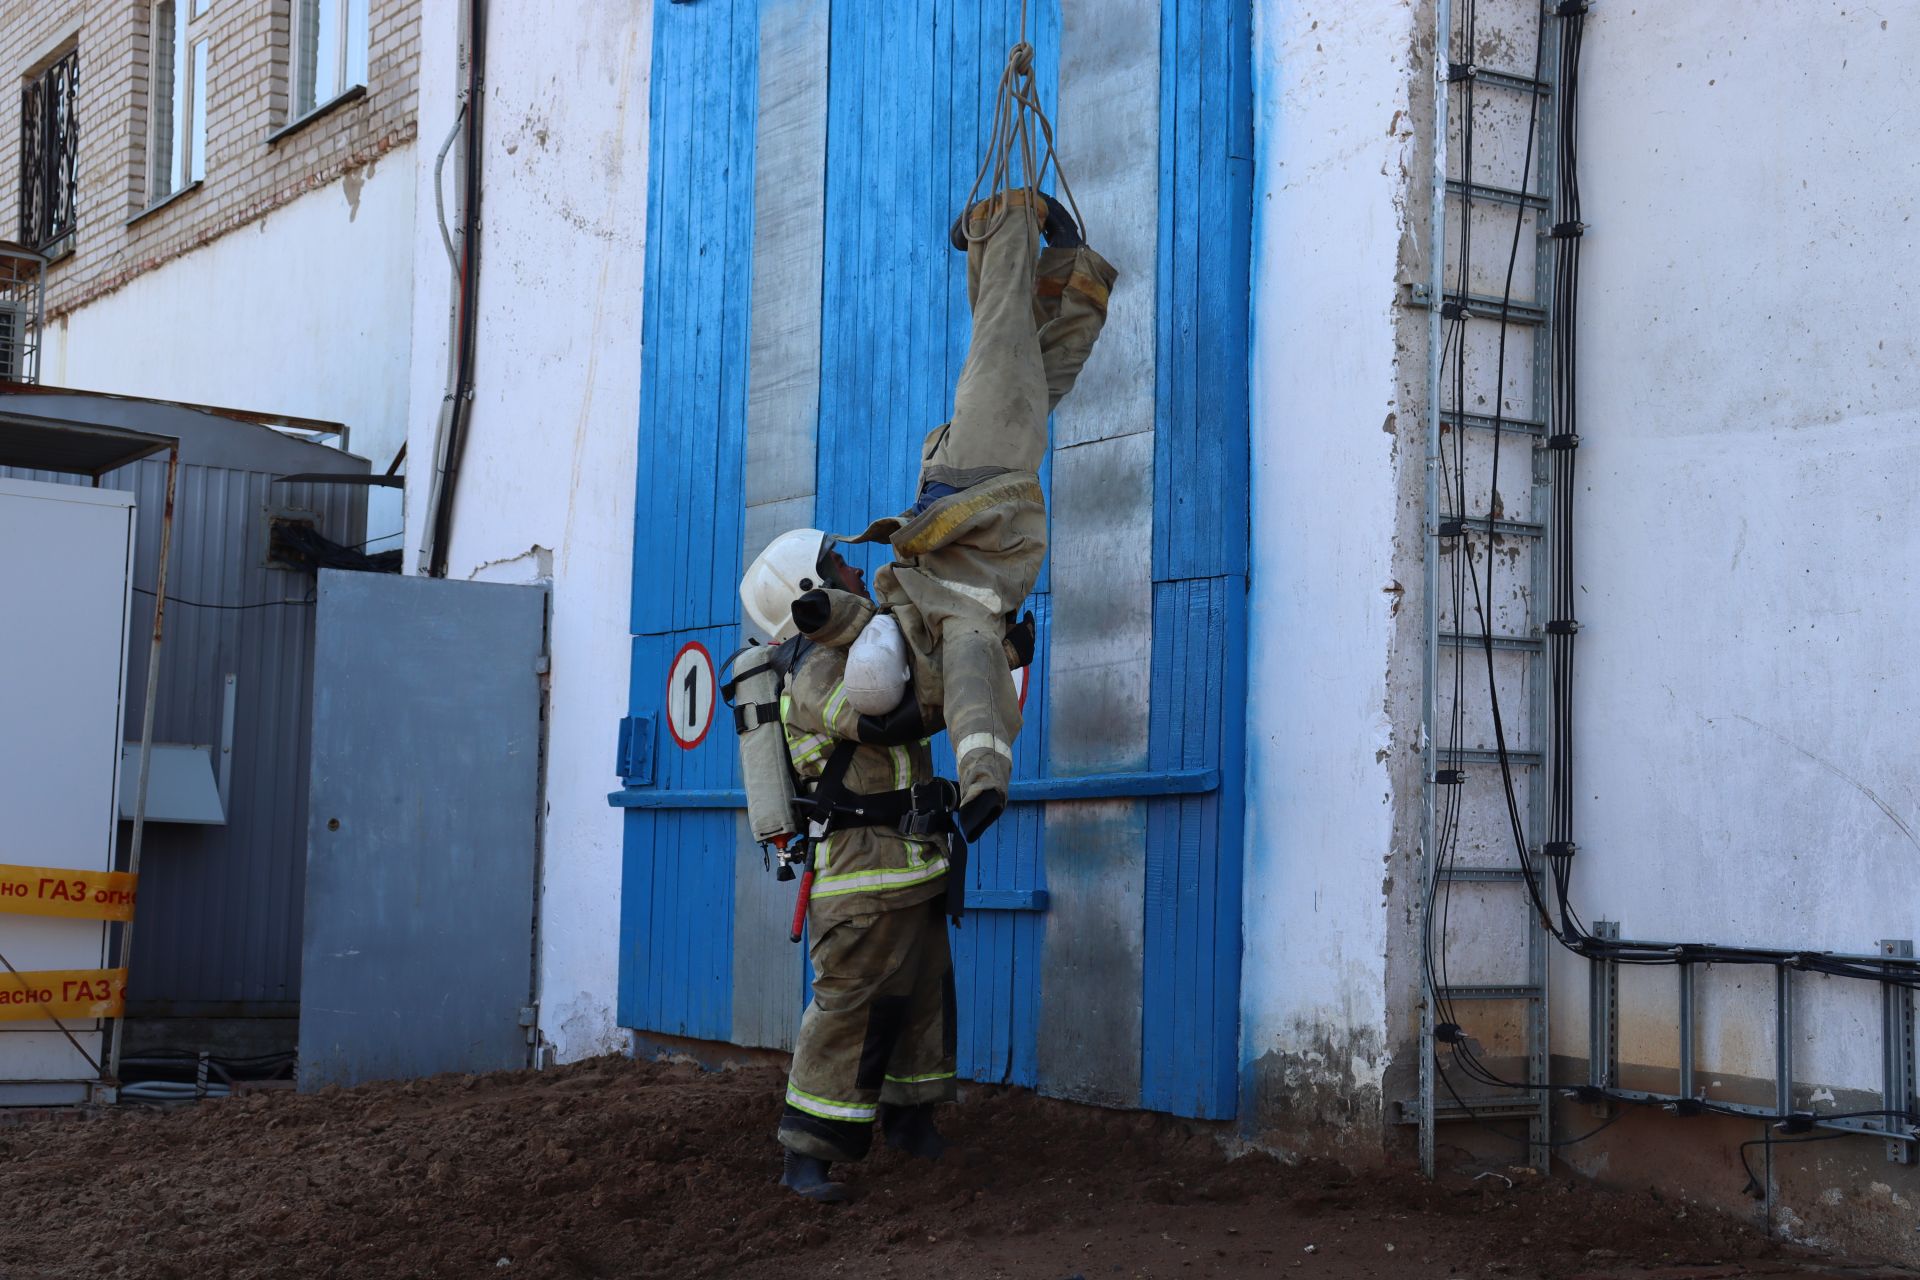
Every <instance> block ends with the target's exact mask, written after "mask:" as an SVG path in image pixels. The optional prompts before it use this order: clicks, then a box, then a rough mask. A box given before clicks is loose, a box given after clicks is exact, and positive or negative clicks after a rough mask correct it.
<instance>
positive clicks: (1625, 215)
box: [1554, 0, 1920, 1253]
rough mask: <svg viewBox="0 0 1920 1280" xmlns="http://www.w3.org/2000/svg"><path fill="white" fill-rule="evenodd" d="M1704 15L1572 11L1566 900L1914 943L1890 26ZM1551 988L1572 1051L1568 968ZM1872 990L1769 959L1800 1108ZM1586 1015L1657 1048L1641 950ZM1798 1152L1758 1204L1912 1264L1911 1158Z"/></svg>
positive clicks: (1903, 422) (1917, 438)
mask: <svg viewBox="0 0 1920 1280" xmlns="http://www.w3.org/2000/svg"><path fill="white" fill-rule="evenodd" d="M1724 16H1725V15H1719V14H1710V13H1708V12H1706V11H1704V10H1696V9H1688V8H1685V7H1676V6H1660V7H1659V9H1658V11H1657V12H1654V11H1649V10H1648V9H1647V8H1646V7H1645V6H1642V7H1640V8H1638V9H1635V8H1632V7H1616V6H1602V7H1597V8H1596V9H1595V11H1594V14H1593V16H1592V18H1591V19H1590V25H1589V29H1588V30H1589V34H1588V40H1587V56H1586V60H1585V66H1584V70H1583V85H1582V94H1583V97H1582V102H1581V145H1582V149H1583V154H1582V172H1581V184H1582V192H1583V196H1584V199H1585V207H1586V216H1587V219H1588V220H1589V221H1590V222H1591V223H1592V224H1593V227H1594V231H1593V234H1592V235H1591V237H1590V238H1589V240H1588V242H1587V244H1586V249H1585V256H1584V258H1583V263H1582V308H1581V314H1580V317H1579V323H1580V341H1581V369H1582V373H1583V384H1582V393H1581V413H1582V423H1581V435H1582V440H1583V445H1582V448H1581V456H1580V475H1581V480H1580V486H1579V494H1578V497H1579V503H1580V506H1579V509H1578V510H1579V515H1578V535H1577V537H1578V546H1577V551H1578V562H1577V569H1578V573H1579V577H1580V584H1581V596H1580V601H1581V604H1580V622H1581V625H1582V631H1581V636H1580V641H1579V666H1578V668H1577V674H1576V722H1575V723H1576V733H1577V739H1576V743H1577V748H1578V752H1579V756H1578V760H1577V770H1578V773H1577V780H1578V782H1579V784H1580V785H1579V787H1578V799H1579V805H1580V808H1579V811H1578V812H1579V820H1578V839H1579V843H1580V850H1581V853H1580V856H1579V858H1578V860H1577V861H1576V874H1575V893H1576V896H1577V899H1578V903H1579V907H1580V910H1581V912H1582V914H1583V915H1584V916H1585V917H1586V918H1587V919H1589V920H1592V919H1596V918H1604V919H1613V920H1619V921H1621V922H1622V923H1623V925H1624V928H1625V931H1626V932H1627V933H1628V935H1629V936H1637V937H1662V938H1686V939H1699V938H1711V939H1713V940H1716V941H1721V942H1730V943H1752V944H1762V945H1771V946H1783V947H1807V948H1830V949H1836V950H1847V951H1863V950H1871V949H1872V948H1873V946H1874V944H1875V942H1876V941H1877V940H1878V939H1881V938H1913V937H1916V936H1920V893H1916V892H1915V885H1916V879H1915V867H1916V866H1920V836H1916V833H1917V832H1920V764H1917V763H1916V756H1915V753H1914V752H1913V750H1912V742H1913V740H1914V738H1915V735H1916V732H1920V700H1916V698H1915V697H1914V689H1915V682H1914V677H1913V674H1912V664H1911V651H1912V648H1913V640H1914V636H1915V634H1916V621H1920V615H1916V612H1915V606H1914V604H1913V599H1914V587H1915V576H1914V564H1915V558H1916V556H1915V553H1916V551H1920V533H1916V529H1920V490H1917V489H1916V487H1915V485H1914V483H1913V477H1914V475H1915V473H1916V470H1920V408H1917V407H1916V394H1915V393H1916V390H1920V377H1917V376H1916V374H1915V372H1914V371H1915V369H1916V367H1920V309H1916V304H1915V303H1914V300H1913V295H1912V290H1911V288H1910V285H1909V281H1910V275H1911V273H1910V272H1908V271H1906V270H1904V269H1903V267H1902V264H1906V263H1910V262H1911V261H1913V259H1914V258H1915V256H1916V253H1917V252H1920V216H1916V215H1917V214H1920V196H1917V195H1916V191H1917V190H1920V187H1917V186H1916V183H1915V178H1916V176H1920V161H1916V159H1915V156H1916V152H1915V148H1914V146H1913V143H1912V139H1911V136H1910V129H1909V125H1908V115H1909V113H1908V112H1907V111H1906V109H1905V107H1904V105H1903V104H1904V103H1905V102H1906V101H1907V100H1908V99H1909V98H1910V93H1909V92H1908V90H1907V88H1906V85H1907V82H1908V77H1909V69H1910V68H1911V66H1912V64H1913V62H1914V60H1915V59H1916V57H1920V20H1916V17H1915V15H1914V14H1913V13H1911V12H1910V11H1905V10H1902V9H1901V8H1899V7H1897V6H1894V7H1888V6H1880V7H1877V8H1876V7H1859V6H1855V5H1851V4H1846V3H1839V2H1834V0H1823V2H1821V3H1814V4H1805V3H1787V2H1786V0H1767V2H1765V3H1761V4H1759V5H1758V6H1749V7H1748V8H1747V9H1746V10H1745V11H1744V12H1743V14H1742V17H1741V20H1740V21H1739V22H1738V23H1735V24H1729V23H1727V22H1725V21H1724V20H1723V19H1724ZM1564 959H1565V958H1564V957H1563V960H1564ZM1772 985H1773V984H1772V974H1771V973H1770V972H1768V971H1764V970H1761V971H1755V970H1752V969H1739V970H1735V969H1727V968H1720V969H1716V970H1712V971H1708V972H1705V973H1703V974H1702V975H1701V977H1700V984H1699V990H1698V1000H1699V1004H1700V1008H1701V1011H1702V1016H1703V1019H1704V1022H1703V1027H1702V1030H1701V1033H1700V1035H1699V1037H1698V1039H1697V1042H1696V1043H1697V1049H1698V1053H1699V1055H1700V1068H1701V1073H1702V1074H1701V1076H1700V1082H1701V1083H1702V1084H1703V1085H1705V1086H1706V1087H1707V1088H1708V1091H1709V1096H1714V1097H1724V1096H1729V1093H1730V1092H1731V1091H1734V1090H1736V1089H1737V1088H1738V1087H1739V1084H1738V1078H1739V1077H1757V1078H1758V1079H1759V1080H1761V1081H1765V1080H1770V1079H1771V1078H1772V1076H1773V1058H1772V1053H1773V1026H1772V1018H1773V995H1772ZM1554 995H1555V1001H1556V1005H1555V1008H1556V1014H1555V1020H1554V1035H1555V1041H1556V1048H1557V1049H1559V1050H1560V1051H1563V1052H1577V1050H1576V1049H1574V1048H1573V1047H1574V1046H1580V1045H1584V1043H1585V1039H1586V1033H1585V1011H1586V1005H1585V966H1584V965H1583V964H1581V963H1579V962H1577V961H1572V962H1566V963H1561V964H1559V965H1557V967H1556V987H1555V993H1554ZM1878 997H1879V993H1878V991H1877V990H1875V989H1873V988H1871V987H1867V986H1864V984H1850V983H1843V982H1838V981H1833V980H1826V979H1813V978H1804V979H1800V980H1798V991H1797V1004H1798V1012H1797V1017H1796V1020H1795V1024H1794V1027H1793V1035H1794V1043H1795V1048H1796V1053H1797V1056H1798V1065H1799V1069H1798V1071H1797V1072H1796V1073H1795V1074H1796V1077H1797V1079H1798V1080H1799V1081H1800V1082H1801V1084H1802V1086H1803V1091H1804V1092H1805V1093H1806V1094H1808V1095H1809V1096H1813V1097H1816V1098H1818V1100H1819V1101H1820V1102H1821V1104H1822V1105H1824V1106H1827V1107H1829V1108H1831V1107H1832V1106H1833V1101H1832V1099H1834V1098H1836V1097H1837V1098H1838V1099H1840V1100H1842V1101H1846V1100H1849V1099H1850V1098H1851V1099H1853V1100H1857V1099H1858V1096H1859V1095H1850V1094H1849V1092H1848V1091H1849V1090H1873V1091H1876V1092H1877V1090H1878V1088H1879V1083H1880V1078H1879V1072H1880V1056H1879V1017H1878V1014H1879V1003H1878ZM1621 1032H1622V1039H1623V1045H1622V1056H1623V1059H1624V1060H1625V1061H1626V1062H1627V1063H1629V1064H1632V1063H1642V1064H1649V1065H1656V1066H1671V1065H1672V1064H1673V1062H1674V1061H1675V1057H1676V1039H1675V1031H1674V997H1673V995H1672V975H1671V974H1670V973H1668V972H1659V971H1654V973H1653V974H1652V975H1651V976H1648V975H1642V977H1641V980H1640V981H1638V982H1637V983H1636V984H1634V985H1633V986H1632V987H1631V988H1630V989H1627V990H1625V991H1623V1009H1622V1019H1621ZM1665 1087H1671V1086H1670V1085H1668V1086H1665ZM1816 1089H1818V1090H1823V1091H1824V1096H1822V1095H1820V1094H1815V1092H1814V1091H1815V1090H1816ZM1872 1105H1878V1104H1877V1103H1875V1104H1872ZM1747 1136H1751V1135H1747ZM1810 1150H1812V1151H1815V1152H1817V1153H1818V1157H1819V1158H1818V1159H1817V1160H1815V1161H1810V1162H1809V1165H1810V1167H1812V1166H1818V1171H1817V1176H1816V1174H1815V1173H1809V1174H1807V1175H1806V1177H1805V1178H1803V1179H1802V1180H1801V1181H1799V1182H1798V1183H1797V1185H1795V1186H1792V1187H1786V1188H1783V1193H1782V1195H1781V1197H1780V1198H1779V1199H1777V1200H1776V1201H1775V1214H1776V1221H1777V1222H1778V1223H1779V1224H1780V1225H1781V1226H1783V1227H1785V1228H1788V1229H1794V1230H1798V1231H1800V1232H1801V1233H1802V1234H1809V1235H1815V1236H1826V1237H1828V1238H1834V1239H1840V1238H1843V1237H1845V1236H1846V1235H1847V1234H1848V1233H1851V1235H1852V1237H1853V1238H1855V1239H1859V1238H1860V1237H1861V1236H1862V1235H1863V1233H1864V1234H1866V1235H1871V1234H1872V1232H1873V1231H1874V1230H1875V1228H1874V1227H1873V1226H1872V1225H1871V1224H1872V1223H1873V1222H1875V1221H1885V1222H1887V1223H1893V1222H1895V1221H1896V1220H1900V1221H1903V1223H1904V1225H1901V1226H1899V1228H1898V1229H1897V1230H1896V1229H1895V1228H1894V1227H1892V1226H1889V1227H1888V1228H1887V1239H1889V1240H1892V1239H1894V1238H1895V1237H1897V1238H1898V1239H1900V1240H1901V1241H1903V1242H1904V1243H1905V1245H1906V1251H1907V1252H1909V1253H1911V1252H1912V1250H1913V1249H1914V1248H1915V1247H1916V1241H1917V1240H1920V1237H1915V1236H1914V1235H1913V1232H1912V1222H1913V1208H1912V1205H1913V1198H1914V1195H1915V1187H1914V1185H1913V1183H1912V1181H1911V1178H1910V1171H1906V1172H1907V1173H1908V1174H1909V1176H1908V1179H1907V1180H1906V1181H1902V1180H1901V1179H1900V1178H1897V1177H1894V1176H1893V1174H1894V1172H1895V1171H1894V1170H1893V1168H1892V1167H1891V1166H1888V1165H1886V1164H1885V1163H1884V1162H1883V1159H1882V1154H1881V1144H1880V1143H1878V1142H1873V1141H1861V1142H1858V1143H1856V1142H1852V1141H1848V1142H1838V1143H1825V1144H1822V1145H1821V1146H1820V1147H1818V1148H1812V1149H1810ZM1606 1151H1607V1152H1610V1155H1608V1154H1604V1153H1603V1154H1602V1155H1601V1156H1599V1157H1594V1158H1595V1159H1598V1160H1599V1162H1600V1164H1601V1166H1602V1167H1611V1168H1612V1169H1613V1170H1614V1171H1615V1172H1616V1173H1618V1172H1621V1171H1622V1169H1623V1166H1625V1165H1631V1164H1633V1162H1635V1161H1636V1160H1638V1161H1639V1163H1640V1165H1642V1166H1643V1165H1644V1162H1645V1156H1644V1154H1642V1153H1637V1152H1635V1151H1634V1150H1633V1149H1632V1148H1630V1147H1627V1146H1625V1145H1623V1144H1621V1143H1615V1144H1613V1145H1612V1146H1611V1148H1608V1149H1606ZM1576 1156H1577V1157H1578V1158H1580V1159H1581V1160H1583V1161H1585V1160H1587V1159H1589V1157H1587V1156H1586V1155H1585V1154H1584V1153H1578V1152H1577V1153H1576ZM1809 1179H1810V1180H1809ZM1736 1180H1737V1179H1736ZM1872 1182H1880V1183H1881V1184H1882V1185H1885V1186H1887V1187H1888V1188H1889V1190H1888V1191H1887V1193H1886V1194H1884V1195H1880V1196H1879V1197H1878V1200H1877V1201H1876V1199H1875V1197H1874V1196H1873V1195H1872V1194H1869V1191H1870V1187H1869V1185H1868V1184H1869V1183H1872ZM1896 1192H1898V1193H1899V1194H1901V1195H1903V1196H1904V1197H1905V1198H1906V1200H1907V1205H1906V1207H1905V1208H1904V1209H1902V1208H1900V1207H1899V1206H1898V1205H1897V1204H1895V1202H1894V1200H1893V1198H1892V1197H1893V1195H1894V1194H1895V1193H1896ZM1830 1193H1831V1195H1832V1196H1833V1197H1834V1198H1833V1199H1831V1200H1829V1199H1828V1196H1829V1194H1830ZM1839 1207H1845V1208H1846V1209H1847V1212H1844V1213H1842V1212H1836V1208H1839ZM1843 1220H1844V1222H1843ZM1796 1224H1797V1225H1796ZM1847 1224H1850V1225H1847ZM1869 1243H1870V1242H1869Z"/></svg>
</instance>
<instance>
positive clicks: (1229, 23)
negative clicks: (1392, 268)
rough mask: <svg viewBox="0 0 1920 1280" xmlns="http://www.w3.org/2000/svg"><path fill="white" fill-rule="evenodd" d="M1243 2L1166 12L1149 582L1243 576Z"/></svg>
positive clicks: (1246, 65)
mask: <svg viewBox="0 0 1920 1280" xmlns="http://www.w3.org/2000/svg"><path fill="white" fill-rule="evenodd" d="M1246 8H1247V6H1246V3H1245V0H1182V2H1181V3H1178V4H1168V5H1165V6H1164V7H1163V9H1162V13H1163V18H1162V24H1163V25H1162V47H1163V50H1164V54H1163V63H1162V74H1161V144H1160V165H1161V185H1160V263H1159V273H1160V296H1161V314H1160V319H1159V325H1160V328H1159V373H1158V399H1159V404H1160V408H1159V428H1160V429H1159V431H1158V433H1157V435H1156V439H1155V454H1156V457H1155V485H1156V489H1157V493H1156V516H1157V517H1159V518H1157V519H1156V520H1155V524H1154V577H1155V579H1156V580H1159V581H1169V580H1177V579H1183V578H1199V577H1208V576H1212V575H1215V574H1221V573H1241V574H1244V573H1245V572H1246V570H1247V554H1248V552H1247V513H1248V505H1247V504H1248V487H1247V478H1248V456H1249V455H1248V424H1249V407H1248V388H1247V378H1246V347H1247V340H1248V323H1249V316H1248V311H1249V305H1250V293H1249V289H1250V281H1251V254H1250V250H1249V246H1250V243H1251V231H1250V227H1251V217H1252V199H1253V194H1252V193H1253V170H1252V163H1251V160H1250V159H1249V158H1248V157H1250V156H1251V155H1252V97H1251V71H1250V65H1251V57H1252V51H1251V40H1250V38H1249V34H1248V25H1249V24H1248V17H1247V13H1246Z"/></svg>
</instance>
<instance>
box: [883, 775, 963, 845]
mask: <svg viewBox="0 0 1920 1280" xmlns="http://www.w3.org/2000/svg"><path fill="white" fill-rule="evenodd" d="M959 798H960V789H959V788H958V787H956V786H954V785H953V783H951V782H949V781H948V780H947V779H945V778H935V779H934V780H933V781H932V782H922V783H919V784H917V785H915V786H912V787H909V788H908V789H907V811H906V812H905V813H904V814H902V815H900V821H899V822H897V823H895V824H894V826H895V828H896V829H897V830H898V831H899V832H900V834H901V835H903V836H920V837H925V836H934V835H942V834H944V833H945V832H946V831H947V830H948V829H949V828H951V826H952V825H953V808H954V804H955V802H956V801H957V800H958V799H959Z"/></svg>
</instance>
